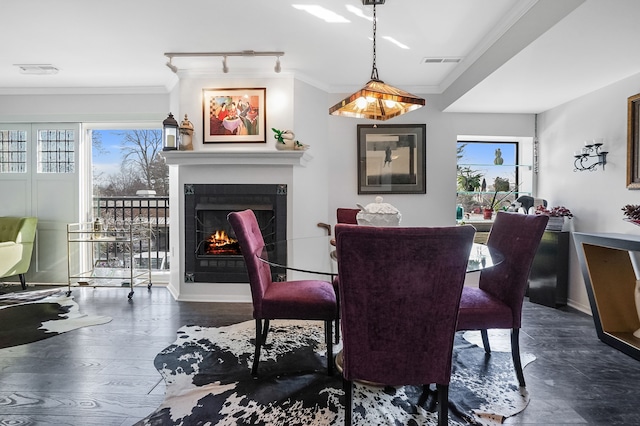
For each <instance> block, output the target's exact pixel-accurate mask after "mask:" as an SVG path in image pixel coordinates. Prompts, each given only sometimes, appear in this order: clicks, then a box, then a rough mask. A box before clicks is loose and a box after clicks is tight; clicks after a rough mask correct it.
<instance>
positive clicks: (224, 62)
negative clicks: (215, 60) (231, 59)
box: [222, 56, 229, 74]
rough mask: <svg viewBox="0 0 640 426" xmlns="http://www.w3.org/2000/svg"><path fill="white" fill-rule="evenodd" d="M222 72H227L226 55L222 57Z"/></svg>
mask: <svg viewBox="0 0 640 426" xmlns="http://www.w3.org/2000/svg"><path fill="white" fill-rule="evenodd" d="M222 72H223V73H225V74H226V73H228V72H229V67H228V66H227V57H226V56H225V57H224V58H223V59H222Z"/></svg>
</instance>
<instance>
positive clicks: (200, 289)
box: [162, 146, 313, 302]
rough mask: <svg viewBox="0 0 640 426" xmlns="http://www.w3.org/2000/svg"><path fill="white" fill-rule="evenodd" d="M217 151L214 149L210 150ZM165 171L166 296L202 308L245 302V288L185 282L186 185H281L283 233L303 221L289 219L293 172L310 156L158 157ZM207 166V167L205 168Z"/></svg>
mask: <svg viewBox="0 0 640 426" xmlns="http://www.w3.org/2000/svg"><path fill="white" fill-rule="evenodd" d="M216 148H218V147H216ZM162 156H163V157H164V159H165V161H166V163H167V165H169V182H170V183H169V185H170V190H169V199H170V206H171V208H170V218H169V224H170V226H169V246H170V251H171V270H170V278H169V286H168V288H169V291H170V292H171V293H172V294H173V296H174V297H175V298H176V299H177V300H181V301H208V302H251V292H250V289H249V284H248V283H202V282H187V280H186V277H185V267H184V259H185V256H187V255H190V254H187V253H185V244H184V232H183V230H184V223H185V221H184V205H185V204H184V200H185V195H184V192H185V191H184V189H183V188H184V186H185V185H187V184H209V183H214V184H254V183H265V184H284V185H287V187H288V188H289V190H288V193H287V232H288V233H290V232H292V230H293V229H294V226H295V225H296V224H297V222H296V221H302V220H304V217H303V216H300V215H298V216H296V215H294V214H293V211H294V204H296V202H297V201H296V200H295V199H294V198H296V196H294V194H295V193H296V192H297V193H298V196H299V195H300V194H302V193H303V192H300V191H294V189H293V186H294V182H295V181H296V179H294V175H295V172H294V169H297V168H300V166H302V167H305V166H306V165H307V163H309V162H310V161H311V160H312V159H313V156H312V155H310V154H309V153H308V152H307V151H303V150H291V151H278V150H276V149H264V148H262V149H255V148H253V147H249V146H243V147H238V148H236V147H224V148H220V149H210V150H196V151H163V152H162ZM211 166H213V167H211Z"/></svg>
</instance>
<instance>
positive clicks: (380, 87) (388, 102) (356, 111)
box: [329, 79, 425, 121]
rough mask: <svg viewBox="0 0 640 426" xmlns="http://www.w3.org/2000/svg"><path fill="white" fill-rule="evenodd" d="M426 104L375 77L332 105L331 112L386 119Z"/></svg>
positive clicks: (347, 115)
mask: <svg viewBox="0 0 640 426" xmlns="http://www.w3.org/2000/svg"><path fill="white" fill-rule="evenodd" d="M424 105H425V100H424V99H422V98H419V97H417V96H415V95H412V94H411V93H408V92H405V91H404V90H401V89H398V88H395V87H393V86H389V85H388V84H384V82H382V81H380V80H375V79H374V80H370V81H369V82H368V83H367V84H366V85H365V86H364V87H363V88H362V89H360V90H358V91H357V92H355V93H354V94H352V95H350V96H348V97H346V98H344V99H343V100H341V101H340V102H338V103H337V104H335V105H334V106H332V107H331V108H330V109H329V114H331V115H341V116H343V117H351V118H369V119H372V120H381V121H384V120H388V119H390V118H393V117H397V116H398V115H402V114H405V113H407V112H409V111H413V110H416V109H418V108H420V107H423V106H424Z"/></svg>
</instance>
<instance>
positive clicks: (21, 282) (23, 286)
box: [18, 274, 27, 290]
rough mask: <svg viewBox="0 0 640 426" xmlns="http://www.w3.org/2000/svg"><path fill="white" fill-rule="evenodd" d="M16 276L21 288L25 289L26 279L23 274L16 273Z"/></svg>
mask: <svg viewBox="0 0 640 426" xmlns="http://www.w3.org/2000/svg"><path fill="white" fill-rule="evenodd" d="M18 278H20V285H21V286H22V289H23V290H26V289H27V280H26V279H25V278H24V274H18Z"/></svg>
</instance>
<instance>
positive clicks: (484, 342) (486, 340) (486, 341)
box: [480, 330, 491, 354]
mask: <svg viewBox="0 0 640 426" xmlns="http://www.w3.org/2000/svg"><path fill="white" fill-rule="evenodd" d="M480 335H481V336H482V346H484V351H485V352H486V353H488V354H490V353H491V345H489V334H488V333H487V330H480Z"/></svg>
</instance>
